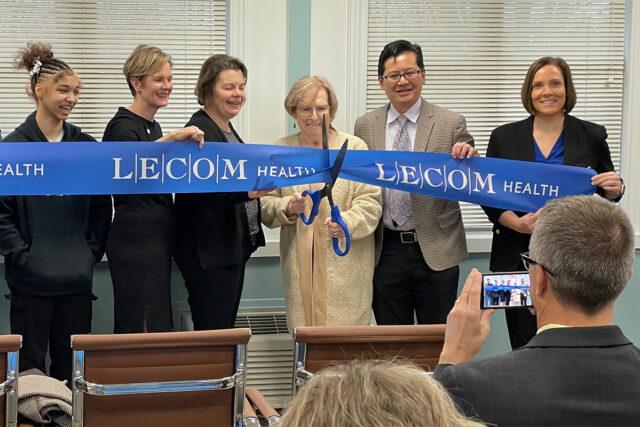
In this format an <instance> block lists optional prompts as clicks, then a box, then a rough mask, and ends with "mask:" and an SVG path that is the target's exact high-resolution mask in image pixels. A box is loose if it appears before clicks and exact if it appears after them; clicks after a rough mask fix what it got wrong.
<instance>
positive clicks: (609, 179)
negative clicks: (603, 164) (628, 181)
mask: <svg viewBox="0 0 640 427" xmlns="http://www.w3.org/2000/svg"><path fill="white" fill-rule="evenodd" d="M591 183H592V184H593V185H595V186H597V187H600V188H602V189H603V190H604V192H605V196H606V197H607V199H615V198H616V197H618V196H619V195H620V194H622V180H621V179H620V175H618V174H617V173H615V172H604V173H599V174H598V175H596V176H594V177H593V178H591Z"/></svg>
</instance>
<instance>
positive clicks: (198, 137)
mask: <svg viewBox="0 0 640 427" xmlns="http://www.w3.org/2000/svg"><path fill="white" fill-rule="evenodd" d="M158 141H193V142H197V143H198V148H202V147H204V132H203V131H201V130H200V128H198V127H197V126H189V127H186V128H181V129H176V130H172V131H171V132H169V133H168V134H166V135H165V136H163V137H162V138H160V139H159V140H158Z"/></svg>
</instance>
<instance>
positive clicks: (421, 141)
mask: <svg viewBox="0 0 640 427" xmlns="http://www.w3.org/2000/svg"><path fill="white" fill-rule="evenodd" d="M434 124H435V123H434V120H433V109H432V108H431V104H429V103H428V102H427V101H425V100H424V99H423V100H422V109H421V111H420V115H419V116H418V122H417V123H416V140H415V141H414V143H413V151H419V152H424V151H427V149H428V148H430V147H429V139H430V137H431V131H432V130H433V125H434ZM436 151H437V150H436Z"/></svg>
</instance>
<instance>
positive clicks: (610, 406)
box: [434, 196, 640, 426]
mask: <svg viewBox="0 0 640 427" xmlns="http://www.w3.org/2000/svg"><path fill="white" fill-rule="evenodd" d="M633 258H634V232H633V227H632V225H631V222H630V221H629V218H628V217H627V215H626V214H625V213H624V211H623V210H622V209H620V208H619V207H617V206H616V205H614V204H613V203H611V202H609V201H607V200H604V199H603V198H600V197H590V196H575V197H567V198H564V199H558V200H554V201H552V202H549V203H548V204H547V205H546V206H545V208H544V209H543V210H542V213H541V215H540V217H539V218H538V221H537V223H536V227H535V230H534V232H533V235H532V236H531V242H530V243H529V253H527V254H522V259H523V261H524V265H525V267H526V268H527V269H528V270H529V277H530V279H531V300H532V302H533V309H532V311H533V312H534V313H535V314H536V315H537V323H538V333H537V334H536V335H535V336H534V337H533V338H532V339H531V341H530V342H529V343H528V344H527V345H525V346H524V347H522V348H520V349H518V350H515V351H512V352H510V353H507V354H504V355H501V356H497V357H492V358H488V359H485V360H480V361H471V359H473V357H474V356H475V355H476V354H477V353H478V351H479V350H480V347H481V346H482V344H483V343H484V341H485V339H486V338H487V336H488V334H489V319H490V317H491V314H492V313H493V310H481V309H480V297H481V296H480V292H481V290H480V288H481V281H482V275H481V274H480V272H478V271H477V270H476V269H473V270H472V272H471V273H470V274H469V277H468V278H467V280H466V282H465V285H464V289H463V290H462V293H461V294H460V297H459V298H458V299H457V300H456V303H455V305H454V308H453V309H452V310H451V312H450V313H449V316H448V317H447V329H446V335H445V344H444V347H443V349H442V353H441V354H440V362H439V365H438V367H437V368H436V370H435V373H434V375H435V377H436V378H437V379H438V380H439V381H440V382H441V383H442V384H443V385H444V386H445V388H447V389H448V390H449V392H450V393H451V395H452V396H453V398H454V399H455V400H456V402H457V403H458V405H459V406H460V409H462V410H463V412H465V414H466V415H468V416H478V417H479V418H480V419H481V420H482V421H484V422H487V423H491V424H497V425H499V426H502V425H558V424H562V425H580V426H584V425H615V426H623V425H638V423H639V422H640V349H638V348H637V347H636V346H634V345H633V344H632V343H631V342H630V341H629V340H628V339H627V338H626V337H625V336H624V335H623V334H622V331H621V330H620V328H619V327H618V326H615V325H613V307H614V303H615V300H616V298H617V297H618V295H620V293H621V292H622V290H623V289H624V287H625V286H626V284H627V282H628V281H629V279H630V278H631V271H632V268H633Z"/></svg>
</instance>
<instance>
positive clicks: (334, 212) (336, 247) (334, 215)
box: [331, 205, 351, 256]
mask: <svg viewBox="0 0 640 427" xmlns="http://www.w3.org/2000/svg"><path fill="white" fill-rule="evenodd" d="M331 221H333V222H335V223H337V224H338V225H339V226H340V228H342V231H343V232H344V239H345V243H344V250H342V249H341V248H340V244H339V240H338V238H337V237H333V238H332V239H331V240H332V243H333V251H334V252H335V253H336V255H338V256H345V255H346V254H347V253H349V249H350V248H351V236H350V235H349V229H348V228H347V223H346V222H344V219H342V215H340V208H339V207H338V205H333V206H331Z"/></svg>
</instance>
